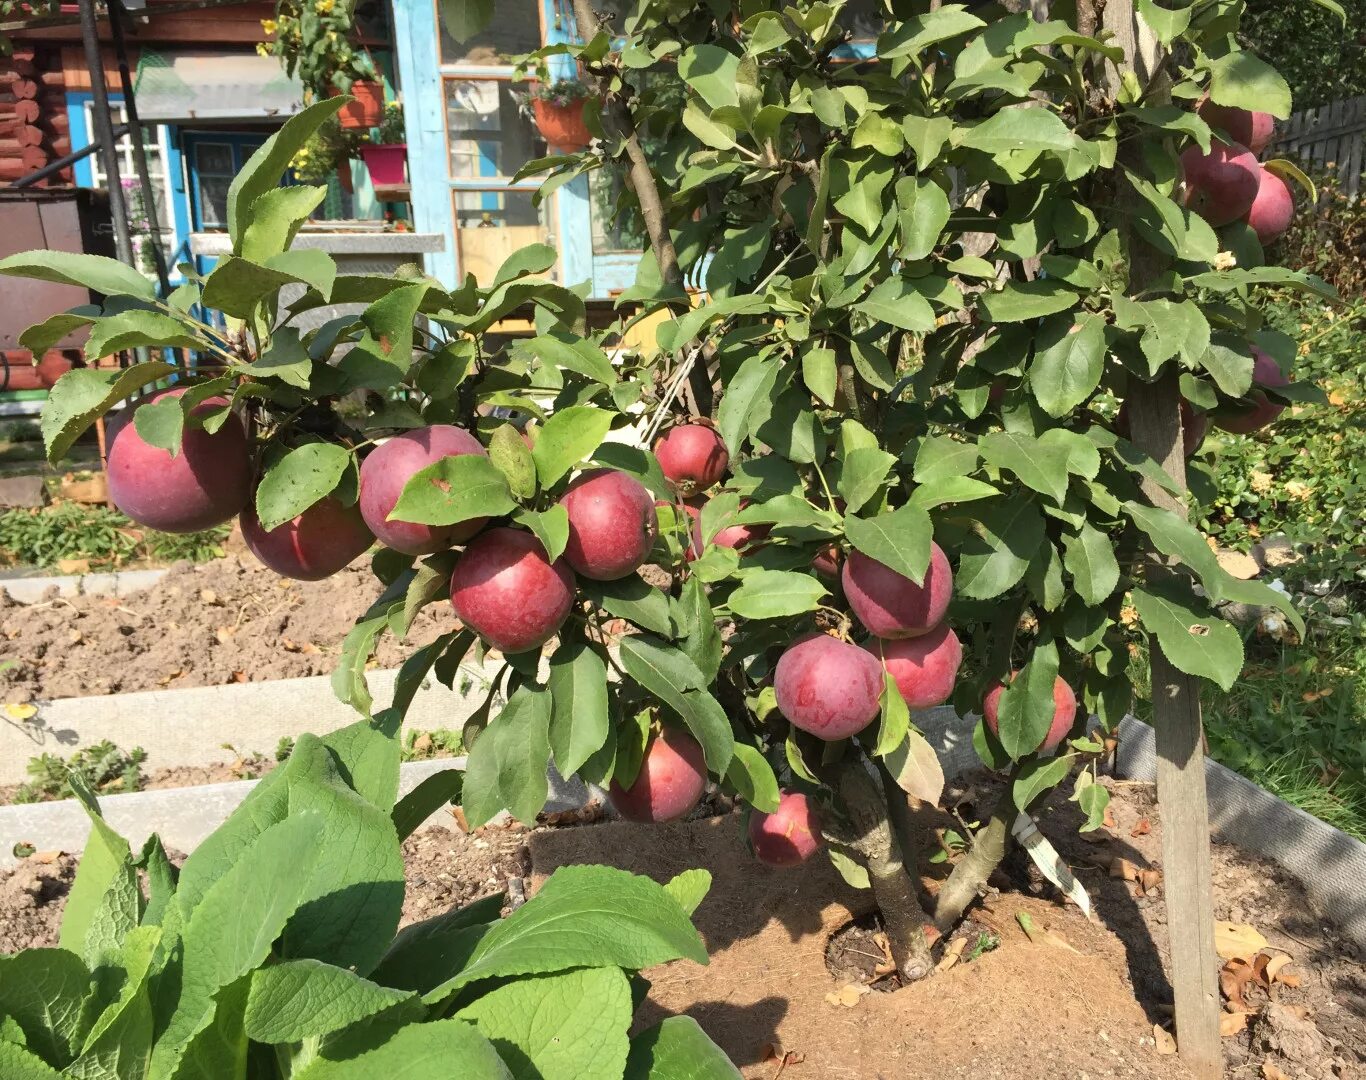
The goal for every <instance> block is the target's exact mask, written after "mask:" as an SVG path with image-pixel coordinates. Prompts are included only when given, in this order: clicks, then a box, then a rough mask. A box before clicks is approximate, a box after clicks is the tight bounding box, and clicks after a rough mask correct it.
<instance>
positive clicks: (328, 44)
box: [257, 0, 384, 131]
mask: <svg viewBox="0 0 1366 1080" xmlns="http://www.w3.org/2000/svg"><path fill="white" fill-rule="evenodd" d="M353 7H354V4H353V3H351V2H350V0H340V2H338V0H306V2H301V0H276V4H275V17H274V18H273V19H262V20H261V29H262V30H264V31H265V32H266V35H267V37H266V40H265V41H264V42H262V43H261V44H260V45H258V46H257V52H259V53H261V55H263V56H277V57H279V58H280V61H281V63H283V64H284V67H285V71H286V73H287V74H289V75H290V76H291V77H297V78H298V79H299V81H300V82H302V83H303V84H304V93H305V96H306V98H307V99H308V100H309V101H315V100H318V99H321V98H326V97H334V96H336V95H337V94H350V95H351V96H352V97H353V98H354V99H355V100H354V101H352V102H350V103H349V104H347V105H346V106H345V107H344V108H343V109H342V110H341V113H340V114H339V115H338V122H339V123H340V124H341V126H342V127H343V128H347V129H351V130H361V131H364V130H368V129H370V128H372V127H377V126H378V125H379V124H380V123H381V121H382V120H383V119H384V84H383V83H382V82H381V81H379V76H378V73H377V71H376V69H375V62H374V59H373V58H372V57H371V56H370V53H369V52H368V50H366V49H365V48H364V46H360V45H357V44H356V42H355V36H356V28H355V17H354V11H353Z"/></svg>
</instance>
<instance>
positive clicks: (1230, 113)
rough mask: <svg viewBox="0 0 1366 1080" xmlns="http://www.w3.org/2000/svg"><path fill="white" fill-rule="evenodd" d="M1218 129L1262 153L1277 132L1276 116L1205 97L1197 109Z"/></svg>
mask: <svg viewBox="0 0 1366 1080" xmlns="http://www.w3.org/2000/svg"><path fill="white" fill-rule="evenodd" d="M1195 111H1196V112H1198V113H1199V114H1200V119H1202V120H1204V122H1205V123H1207V124H1208V125H1209V126H1210V127H1212V128H1214V129H1215V130H1216V131H1222V132H1223V133H1224V134H1225V135H1227V136H1228V137H1229V138H1230V139H1232V140H1233V141H1234V142H1236V143H1241V144H1242V145H1243V146H1246V147H1247V148H1248V149H1249V150H1251V151H1252V152H1253V153H1254V154H1260V153H1261V152H1262V151H1263V150H1265V149H1266V147H1267V144H1268V143H1270V142H1271V136H1272V135H1274V134H1275V133H1276V118H1275V117H1274V116H1272V115H1271V114H1270V113H1266V112H1251V111H1249V110H1248V109H1240V108H1238V107H1237V106H1236V105H1216V104H1215V103H1214V102H1213V101H1211V100H1210V99H1209V98H1205V99H1204V100H1202V101H1201V102H1200V105H1199V106H1198V107H1197V108H1196V110H1195Z"/></svg>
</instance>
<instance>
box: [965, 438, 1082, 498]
mask: <svg viewBox="0 0 1366 1080" xmlns="http://www.w3.org/2000/svg"><path fill="white" fill-rule="evenodd" d="M981 446H982V457H983V459H984V460H985V461H986V462H987V464H988V465H995V466H996V467H997V468H998V469H1009V470H1010V471H1011V472H1013V473H1014V474H1015V475H1016V476H1017V477H1019V479H1020V481H1021V483H1023V484H1024V485H1025V486H1026V487H1031V488H1033V489H1034V490H1035V491H1037V492H1039V493H1040V494H1041V495H1047V496H1048V497H1049V498H1050V499H1052V500H1053V501H1054V502H1055V503H1059V504H1061V503H1062V501H1063V499H1065V498H1066V497H1067V460H1068V452H1067V448H1066V447H1064V446H1059V445H1053V444H1049V443H1046V442H1044V441H1043V440H1041V439H1036V438H1034V436H1032V435H1025V434H1024V433H1023V432H1018V431H994V432H992V433H991V434H990V435H987V436H986V437H984V438H983V439H982V442H981Z"/></svg>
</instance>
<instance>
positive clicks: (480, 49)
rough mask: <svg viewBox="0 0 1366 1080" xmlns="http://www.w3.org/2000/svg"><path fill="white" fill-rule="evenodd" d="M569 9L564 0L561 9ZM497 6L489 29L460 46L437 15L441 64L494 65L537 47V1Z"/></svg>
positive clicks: (513, 0) (501, 0)
mask: <svg viewBox="0 0 1366 1080" xmlns="http://www.w3.org/2000/svg"><path fill="white" fill-rule="evenodd" d="M557 6H558V3H557ZM569 6H570V5H569V3H568V0H565V3H564V7H565V8H568V7H569ZM497 7H498V14H497V16H496V17H495V18H494V24H493V26H491V27H490V28H489V29H488V30H486V31H484V32H483V33H482V34H476V35H475V36H474V37H472V38H470V40H469V41H466V42H465V43H464V44H463V45H462V44H461V43H459V42H458V41H456V40H455V38H453V37H452V36H451V34H450V31H448V30H447V29H446V23H445V20H443V19H441V17H440V12H438V13H437V24H438V25H439V26H440V27H441V62H442V63H443V64H465V65H474V66H478V67H490V66H498V65H503V64H506V63H507V57H509V56H518V55H520V54H522V53H529V52H534V51H535V50H537V49H539V48H540V47H541V11H540V7H541V0H498V5H497ZM561 17H563V16H561Z"/></svg>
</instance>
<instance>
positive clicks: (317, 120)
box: [228, 97, 350, 255]
mask: <svg viewBox="0 0 1366 1080" xmlns="http://www.w3.org/2000/svg"><path fill="white" fill-rule="evenodd" d="M349 100H350V98H346V97H334V98H324V99H323V100H321V101H315V102H314V103H313V104H312V105H309V106H308V107H307V108H305V109H303V110H302V111H301V112H299V113H296V114H295V115H294V116H291V117H290V118H289V119H288V120H286V121H285V124H284V126H283V127H282V128H280V130H279V131H277V132H275V134H273V135H272V136H271V137H270V138H269V139H267V140H266V141H265V143H264V144H263V145H262V146H261V149H259V150H257V151H256V153H254V154H252V155H251V157H250V158H249V159H248V160H247V163H246V165H244V166H243V168H242V171H241V172H239V173H238V174H237V175H236V177H234V178H233V181H232V186H231V187H229V188H228V235H229V236H231V237H232V243H233V254H234V255H240V254H242V244H243V243H244V239H245V236H244V234H245V232H246V230H247V229H248V228H249V227H250V226H251V224H252V222H253V221H254V220H255V215H254V213H253V208H254V204H255V203H256V201H257V200H258V199H259V198H260V197H261V196H262V195H265V194H266V193H267V192H269V191H272V190H274V189H275V188H277V187H279V185H280V179H281V177H283V176H284V173H285V170H286V169H288V168H289V163H290V162H291V161H293V160H294V155H295V154H297V153H298V152H299V150H300V149H302V147H303V145H304V143H306V142H308V140H309V139H310V138H311V137H312V136H313V134H314V133H315V132H316V131H317V130H318V129H319V128H320V127H322V125H323V124H324V123H326V122H327V121H328V120H329V119H331V118H332V117H333V116H335V115H336V114H337V113H339V112H340V111H341V110H342V108H343V106H345V105H346V103H347V102H348V101H349Z"/></svg>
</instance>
